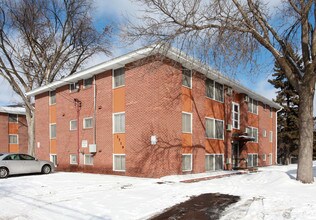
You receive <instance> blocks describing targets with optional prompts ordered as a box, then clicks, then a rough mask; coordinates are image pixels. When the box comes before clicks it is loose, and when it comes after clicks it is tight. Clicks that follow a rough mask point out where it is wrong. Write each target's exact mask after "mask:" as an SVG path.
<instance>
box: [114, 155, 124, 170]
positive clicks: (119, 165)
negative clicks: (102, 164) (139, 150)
mask: <svg viewBox="0 0 316 220" xmlns="http://www.w3.org/2000/svg"><path fill="white" fill-rule="evenodd" d="M114 170H116V171H125V155H114Z"/></svg>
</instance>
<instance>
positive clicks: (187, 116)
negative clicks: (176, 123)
mask: <svg viewBox="0 0 316 220" xmlns="http://www.w3.org/2000/svg"><path fill="white" fill-rule="evenodd" d="M182 132H183V133H192V113H185V112H182Z"/></svg>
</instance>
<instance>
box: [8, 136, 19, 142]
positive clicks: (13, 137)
mask: <svg viewBox="0 0 316 220" xmlns="http://www.w3.org/2000/svg"><path fill="white" fill-rule="evenodd" d="M9 144H18V135H17V134H10V135H9Z"/></svg>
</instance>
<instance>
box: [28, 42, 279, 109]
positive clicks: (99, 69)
mask: <svg viewBox="0 0 316 220" xmlns="http://www.w3.org/2000/svg"><path fill="white" fill-rule="evenodd" d="M154 54H162V55H164V56H166V57H167V58H169V59H172V60H174V61H177V62H179V63H181V64H182V65H183V66H184V67H185V68H188V69H193V70H196V71H198V72H200V73H202V74H204V75H205V76H206V77H208V78H210V79H213V80H215V81H217V82H219V83H222V84H225V85H227V86H230V87H232V88H233V90H235V91H237V92H238V93H245V94H247V95H248V96H249V97H251V98H253V99H255V100H258V101H260V102H263V103H265V104H268V105H269V106H271V107H274V108H276V109H280V108H281V106H280V105H278V104H277V103H275V102H273V101H272V100H270V99H267V98H265V97H264V96H261V95H259V94H257V93H255V92H254V91H251V90H250V89H248V88H246V87H245V86H243V85H241V84H240V83H239V82H237V81H235V80H233V79H230V78H228V77H226V76H224V75H222V74H221V73H220V72H218V71H215V70H213V69H211V67H210V66H208V65H205V64H203V63H201V62H200V61H198V60H196V59H193V58H192V57H190V56H188V55H187V54H185V53H184V52H182V51H180V50H178V49H176V48H173V47H170V48H168V49H164V48H163V47H159V46H157V45H151V46H147V47H143V48H141V49H138V50H135V51H132V52H130V53H127V54H125V55H122V56H119V57H116V58H114V59H111V60H109V61H106V62H103V63H100V64H97V65H95V66H92V67H90V68H87V69H85V70H81V71H78V72H77V73H75V74H73V75H70V76H67V77H65V78H62V79H60V80H58V81H55V82H52V83H50V84H47V85H45V86H42V87H38V88H36V89H34V90H32V91H30V92H27V93H26V95H27V96H35V95H38V94H41V93H44V92H47V91H53V90H55V89H56V88H59V87H61V86H64V85H67V84H69V83H74V82H77V81H78V80H82V79H88V78H90V77H92V76H94V75H97V74H99V73H103V72H104V71H107V70H111V69H116V68H120V67H123V66H124V65H126V64H128V63H131V62H134V61H137V60H140V59H142V58H145V57H148V56H150V55H154Z"/></svg>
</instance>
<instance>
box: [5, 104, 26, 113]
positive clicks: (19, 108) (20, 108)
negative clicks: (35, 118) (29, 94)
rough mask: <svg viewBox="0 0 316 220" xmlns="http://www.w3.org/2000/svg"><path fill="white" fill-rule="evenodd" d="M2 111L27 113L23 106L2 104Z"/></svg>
mask: <svg viewBox="0 0 316 220" xmlns="http://www.w3.org/2000/svg"><path fill="white" fill-rule="evenodd" d="M0 112H2V113H8V114H17V115H25V108H23V107H8V106H2V107H1V106H0Z"/></svg>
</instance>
